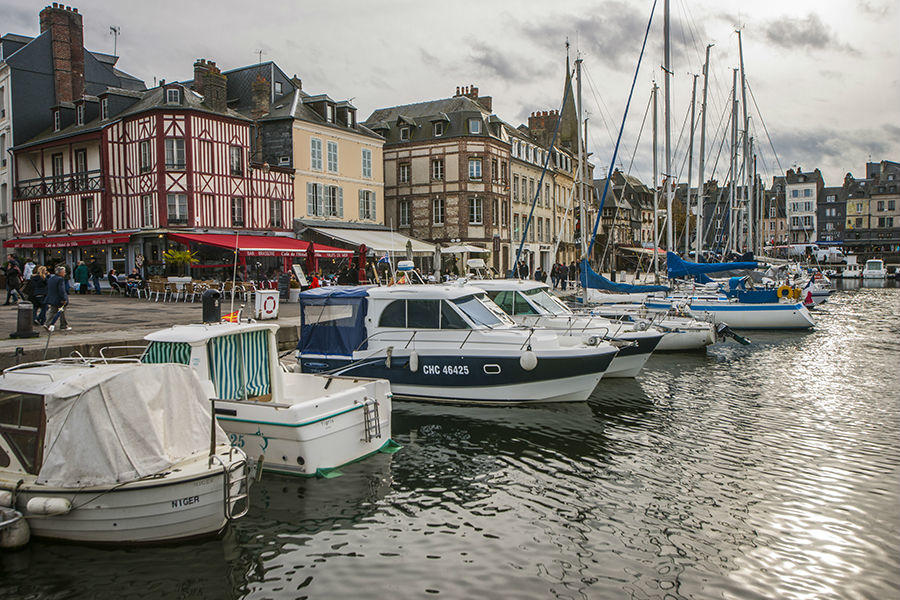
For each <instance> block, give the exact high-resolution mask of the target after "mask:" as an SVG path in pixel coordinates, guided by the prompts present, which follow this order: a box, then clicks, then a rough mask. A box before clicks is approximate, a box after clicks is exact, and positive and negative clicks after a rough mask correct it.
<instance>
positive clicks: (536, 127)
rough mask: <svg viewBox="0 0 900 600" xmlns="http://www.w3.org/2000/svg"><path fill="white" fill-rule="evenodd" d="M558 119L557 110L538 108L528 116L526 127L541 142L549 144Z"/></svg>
mask: <svg viewBox="0 0 900 600" xmlns="http://www.w3.org/2000/svg"><path fill="white" fill-rule="evenodd" d="M558 120H559V111H558V110H538V111H535V112H533V113H531V114H530V115H529V116H528V129H530V130H531V133H532V134H534V136H535V137H536V138H537V139H538V140H540V141H541V143H542V144H544V145H549V144H550V140H551V139H552V138H553V130H554V129H555V128H556V122H557V121H558Z"/></svg>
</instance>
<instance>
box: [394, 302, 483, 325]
mask: <svg viewBox="0 0 900 600" xmlns="http://www.w3.org/2000/svg"><path fill="white" fill-rule="evenodd" d="M378 326H379V327H397V328H402V329H469V324H468V323H466V320H465V319H463V318H462V316H460V314H459V313H458V312H456V310H455V309H454V308H453V307H452V306H450V304H449V303H448V302H447V301H446V300H394V301H393V302H391V303H390V304H388V305H387V306H386V307H385V308H384V310H383V311H381V318H379V319H378Z"/></svg>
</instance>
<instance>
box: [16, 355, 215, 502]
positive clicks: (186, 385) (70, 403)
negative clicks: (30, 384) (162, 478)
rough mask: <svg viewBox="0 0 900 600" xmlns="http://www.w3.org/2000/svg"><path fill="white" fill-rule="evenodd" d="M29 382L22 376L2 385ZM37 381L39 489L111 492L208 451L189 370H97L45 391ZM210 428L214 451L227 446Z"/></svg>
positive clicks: (206, 419) (208, 422)
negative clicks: (42, 429)
mask: <svg viewBox="0 0 900 600" xmlns="http://www.w3.org/2000/svg"><path fill="white" fill-rule="evenodd" d="M51 368H52V367H49V366H48V367H43V368H41V369H43V370H48V371H49V370H50V369H51ZM35 370H38V369H35ZM34 375H38V373H35V374H34ZM34 375H32V374H30V373H25V372H24V370H23V371H18V373H16V372H13V373H10V374H8V375H6V376H5V377H4V379H5V380H6V381H9V380H10V379H13V378H15V377H16V376H19V377H23V378H24V377H34ZM35 378H36V379H40V378H39V377H35ZM43 381H44V383H45V388H44V391H43V395H44V403H45V404H44V405H45V410H46V419H47V421H46V433H45V436H44V458H43V464H42V466H41V470H40V472H39V473H38V478H37V483H38V484H44V485H47V486H52V487H62V488H82V487H89V486H96V485H114V484H116V483H124V482H128V481H134V480H136V479H140V478H142V477H147V476H150V475H154V474H157V473H160V472H163V471H165V470H167V469H168V468H170V467H171V466H172V465H174V464H176V463H178V462H181V461H183V460H185V459H186V458H188V457H191V456H196V455H199V454H206V453H208V452H209V445H210V427H212V426H213V424H212V419H211V415H210V412H209V400H208V399H207V398H205V397H204V393H203V391H202V389H203V388H202V386H201V384H200V381H199V379H198V378H197V375H196V373H195V372H194V370H193V369H192V368H191V367H189V366H187V365H178V364H155V365H141V364H134V363H131V364H122V365H96V366H92V367H83V368H81V369H78V370H77V371H76V372H75V374H74V375H72V376H70V377H66V378H64V379H62V380H61V381H58V382H56V383H54V384H51V385H46V379H44V380H43ZM215 427H216V444H217V445H218V444H227V443H228V439H227V437H226V436H225V433H224V432H223V431H222V429H221V428H220V427H219V426H218V425H216V426H215Z"/></svg>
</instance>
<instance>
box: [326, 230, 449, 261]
mask: <svg viewBox="0 0 900 600" xmlns="http://www.w3.org/2000/svg"><path fill="white" fill-rule="evenodd" d="M310 229H312V230H313V231H315V232H317V233H321V234H322V235H324V236H326V237H330V238H331V239H333V240H338V241H341V242H344V243H345V244H352V245H354V246H359V245H360V244H365V245H366V248H369V249H371V250H374V251H375V252H376V253H383V252H394V253H398V254H402V253H404V252H406V243H407V242H410V243H411V244H412V250H413V254H428V255H429V256H432V255H434V245H433V244H427V243H425V242H423V241H421V240H417V239H415V238H411V237H409V236H405V235H403V234H402V233H397V232H391V231H380V230H377V229H341V228H338V227H310Z"/></svg>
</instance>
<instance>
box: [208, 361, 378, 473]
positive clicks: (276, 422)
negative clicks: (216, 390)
mask: <svg viewBox="0 0 900 600" xmlns="http://www.w3.org/2000/svg"><path fill="white" fill-rule="evenodd" d="M287 376H288V377H290V376H291V374H287ZM342 379H345V378H338V377H335V378H333V380H334V381H340V380H342ZM351 381H353V382H354V383H356V382H360V381H362V383H361V384H360V385H354V386H353V387H350V388H347V389H343V390H340V391H336V392H334V393H330V394H327V393H326V394H323V395H322V396H321V397H320V398H317V399H316V401H315V407H310V406H308V404H309V403H303V404H295V405H287V406H281V407H279V406H272V404H271V403H265V402H246V401H223V400H217V401H216V415H217V419H218V421H219V425H220V426H221V427H222V429H224V430H225V433H227V434H228V439H229V440H230V441H231V443H232V445H234V446H236V447H238V448H240V449H241V450H243V451H244V452H246V454H247V457H248V459H250V460H251V461H253V462H256V461H258V460H259V457H260V456H262V457H263V470H265V471H272V472H278V473H290V474H294V475H307V476H314V475H318V474H322V473H323V472H327V471H330V470H334V469H337V468H339V467H341V466H343V465H346V464H348V463H352V462H355V461H358V460H361V459H363V458H365V457H367V456H370V455H372V454H374V453H376V452H378V451H379V450H381V449H383V448H386V447H389V446H390V445H391V391H390V385H389V384H388V382H387V381H384V380H373V381H364V380H358V379H355V380H351ZM335 387H337V385H335ZM372 399H377V407H376V408H377V415H378V427H377V428H374V427H371V426H370V435H369V439H368V440H367V436H366V414H365V413H366V410H367V409H366V407H365V405H364V403H365V402H366V401H367V400H372ZM369 410H370V411H371V410H372V409H371V408H370V409H369ZM369 418H371V416H370V417H369ZM375 432H377V434H376V433H375Z"/></svg>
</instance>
